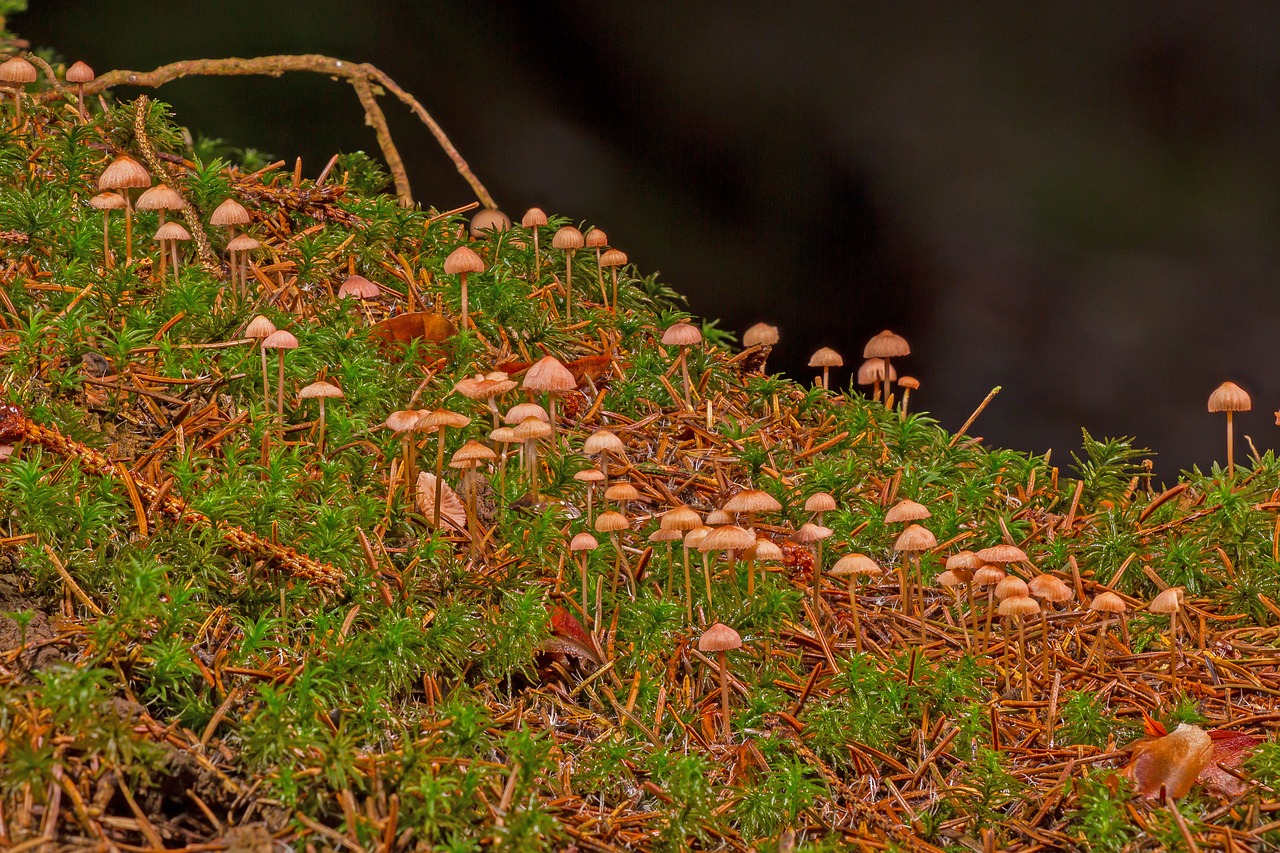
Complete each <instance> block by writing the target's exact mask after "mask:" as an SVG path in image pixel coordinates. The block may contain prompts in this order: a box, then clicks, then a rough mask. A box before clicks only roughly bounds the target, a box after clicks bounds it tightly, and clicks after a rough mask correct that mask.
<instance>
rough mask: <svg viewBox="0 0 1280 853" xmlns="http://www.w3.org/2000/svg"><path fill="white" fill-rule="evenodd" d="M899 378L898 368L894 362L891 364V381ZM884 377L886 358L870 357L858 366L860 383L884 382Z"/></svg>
mask: <svg viewBox="0 0 1280 853" xmlns="http://www.w3.org/2000/svg"><path fill="white" fill-rule="evenodd" d="M897 378H898V368H896V367H894V366H893V365H892V364H891V365H889V381H890V382H892V381H894V380H895V379H897ZM883 381H885V379H884V359H883V358H869V359H867V360H866V361H864V362H862V364H861V366H859V367H858V384H859V385H870V384H872V383H874V382H883Z"/></svg>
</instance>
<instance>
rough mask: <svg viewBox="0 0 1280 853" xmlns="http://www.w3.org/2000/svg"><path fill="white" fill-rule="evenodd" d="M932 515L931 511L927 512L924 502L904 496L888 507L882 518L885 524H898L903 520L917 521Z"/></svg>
mask: <svg viewBox="0 0 1280 853" xmlns="http://www.w3.org/2000/svg"><path fill="white" fill-rule="evenodd" d="M932 515H933V513H931V512H929V509H928V508H927V507H926V506H925V505H924V504H918V503H916V502H915V501H913V500H910V499H907V498H904V499H903V500H900V501H898V502H897V503H896V504H894V505H893V506H891V507H889V511H888V512H886V513H885V514H884V520H885V523H886V524H898V523H899V522H903V521H919V520H920V519H922V518H929V517H930V516H932Z"/></svg>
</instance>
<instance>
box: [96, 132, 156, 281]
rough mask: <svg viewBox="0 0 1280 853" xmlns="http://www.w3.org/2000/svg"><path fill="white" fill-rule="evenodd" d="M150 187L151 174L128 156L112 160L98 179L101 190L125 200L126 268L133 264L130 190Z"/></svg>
mask: <svg viewBox="0 0 1280 853" xmlns="http://www.w3.org/2000/svg"><path fill="white" fill-rule="evenodd" d="M149 186H151V175H150V173H148V172H147V170H146V169H144V168H143V167H142V164H141V163H139V162H138V161H137V160H135V159H133V158H132V157H130V156H129V155H128V154H121V155H120V156H119V157H117V158H116V159H114V160H112V161H111V163H110V165H108V166H107V168H105V169H103V170H102V174H101V175H100V176H99V177H98V189H99V190H115V191H116V192H118V193H120V197H121V198H123V199H124V247H125V249H124V253H125V254H124V256H125V266H128V265H129V264H132V263H133V203H132V201H131V200H130V199H129V190H131V189H137V188H140V187H149Z"/></svg>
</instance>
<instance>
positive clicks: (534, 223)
mask: <svg viewBox="0 0 1280 853" xmlns="http://www.w3.org/2000/svg"><path fill="white" fill-rule="evenodd" d="M520 224H521V225H522V226H524V227H525V228H528V229H529V230H530V231H532V232H533V269H532V270H530V273H529V281H530V282H533V281H535V280H537V278H538V274H539V273H540V272H541V270H542V256H541V255H540V254H539V248H538V229H539V228H542V227H543V226H545V225H546V224H547V215H546V214H545V213H543V212H542V208H540V207H531V208H529V209H528V210H526V211H525V213H524V216H522V217H520Z"/></svg>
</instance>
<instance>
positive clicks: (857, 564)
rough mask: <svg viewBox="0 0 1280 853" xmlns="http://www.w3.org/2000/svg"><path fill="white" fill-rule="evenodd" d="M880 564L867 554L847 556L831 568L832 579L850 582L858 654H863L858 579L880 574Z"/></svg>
mask: <svg viewBox="0 0 1280 853" xmlns="http://www.w3.org/2000/svg"><path fill="white" fill-rule="evenodd" d="M880 572H881V569H880V564H879V563H877V562H876V561H875V560H873V559H871V558H870V557H868V556H867V555H866V554H846V555H845V556H843V557H841V558H840V559H839V560H836V564H835V565H834V566H832V567H831V575H832V577H837V578H847V579H848V582H849V612H850V613H852V614H853V641H854V643H855V644H856V647H857V650H858V653H859V654H861V653H862V626H861V625H860V624H859V622H858V596H857V585H858V579H859V578H864V577H868V576H870V575H878V574H880Z"/></svg>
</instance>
